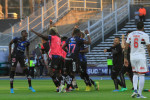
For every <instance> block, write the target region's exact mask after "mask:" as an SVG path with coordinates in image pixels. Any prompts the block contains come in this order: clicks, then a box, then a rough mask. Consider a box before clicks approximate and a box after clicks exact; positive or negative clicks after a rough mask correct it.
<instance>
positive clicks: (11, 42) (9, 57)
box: [8, 40, 13, 60]
mask: <svg viewBox="0 0 150 100" xmlns="http://www.w3.org/2000/svg"><path fill="white" fill-rule="evenodd" d="M12 44H13V40H11V41H10V43H9V56H8V60H10V59H11V45H12Z"/></svg>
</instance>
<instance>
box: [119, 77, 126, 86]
mask: <svg viewBox="0 0 150 100" xmlns="http://www.w3.org/2000/svg"><path fill="white" fill-rule="evenodd" d="M120 79H121V82H122V86H123V88H126V83H125V78H124V75H123V74H120Z"/></svg>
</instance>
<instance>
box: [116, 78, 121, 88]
mask: <svg viewBox="0 0 150 100" xmlns="http://www.w3.org/2000/svg"><path fill="white" fill-rule="evenodd" d="M117 82H118V84H119V85H120V86H121V87H122V83H121V81H120V80H119V79H117Z"/></svg>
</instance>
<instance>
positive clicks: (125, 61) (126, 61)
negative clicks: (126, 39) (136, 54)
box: [124, 43, 129, 67]
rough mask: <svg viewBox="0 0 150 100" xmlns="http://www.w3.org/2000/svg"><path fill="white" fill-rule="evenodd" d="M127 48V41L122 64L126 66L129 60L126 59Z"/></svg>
mask: <svg viewBox="0 0 150 100" xmlns="http://www.w3.org/2000/svg"><path fill="white" fill-rule="evenodd" d="M128 48H129V43H126V45H125V50H124V65H125V66H126V67H128V65H129V62H128V60H127V54H128Z"/></svg>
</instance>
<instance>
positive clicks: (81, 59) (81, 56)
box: [79, 39, 88, 62]
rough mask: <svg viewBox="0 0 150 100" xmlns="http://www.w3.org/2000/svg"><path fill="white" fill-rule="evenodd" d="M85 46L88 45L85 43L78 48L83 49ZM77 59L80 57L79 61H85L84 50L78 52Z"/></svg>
mask: <svg viewBox="0 0 150 100" xmlns="http://www.w3.org/2000/svg"><path fill="white" fill-rule="evenodd" d="M83 40H84V39H83ZM86 48H88V46H87V45H85V44H82V45H81V48H80V50H84V49H86ZM79 59H80V61H81V62H82V61H84V62H86V61H87V60H86V57H85V53H84V52H80V53H79Z"/></svg>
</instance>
